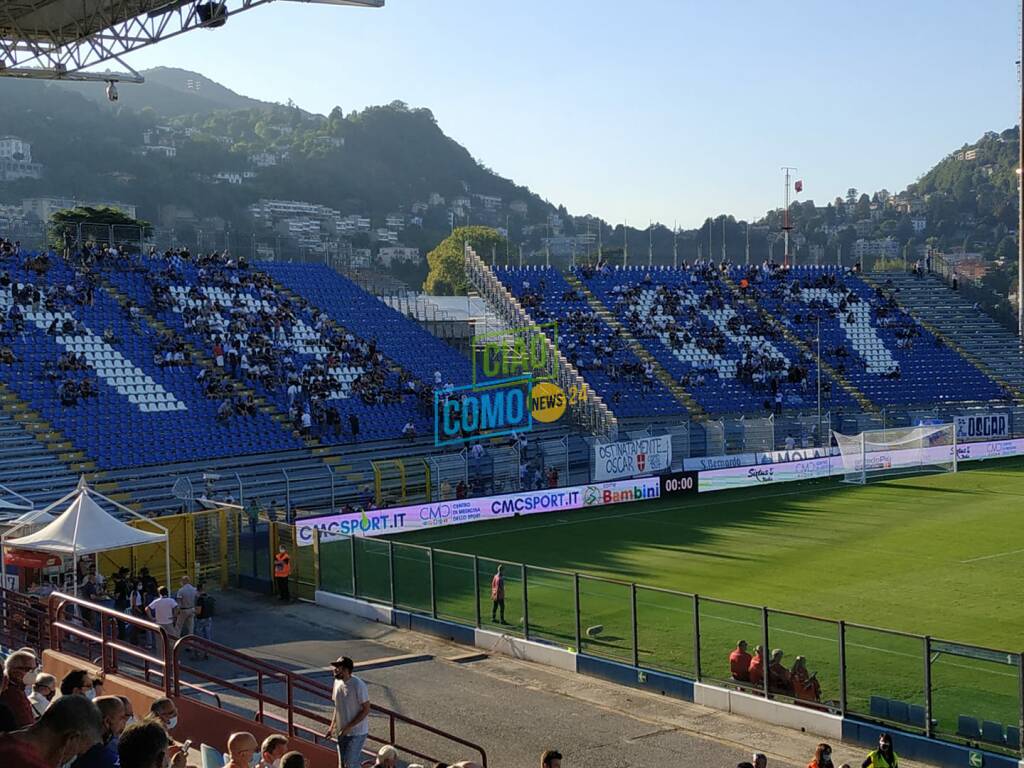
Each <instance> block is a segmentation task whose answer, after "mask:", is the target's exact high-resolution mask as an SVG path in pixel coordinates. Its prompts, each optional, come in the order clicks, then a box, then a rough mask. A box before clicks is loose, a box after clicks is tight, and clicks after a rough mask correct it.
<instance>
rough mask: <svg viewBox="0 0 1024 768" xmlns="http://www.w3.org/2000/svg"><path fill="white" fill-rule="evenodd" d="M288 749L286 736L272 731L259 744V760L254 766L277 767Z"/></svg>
mask: <svg viewBox="0 0 1024 768" xmlns="http://www.w3.org/2000/svg"><path fill="white" fill-rule="evenodd" d="M287 751H288V737H287V736H283V735H282V734H280V733H272V734H270V735H269V736H267V738H265V739H264V740H263V743H262V744H260V761H259V762H258V763H257V764H256V768H279V766H280V765H281V758H282V757H283V756H284V753H285V752H287Z"/></svg>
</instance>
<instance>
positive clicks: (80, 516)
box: [0, 477, 171, 594]
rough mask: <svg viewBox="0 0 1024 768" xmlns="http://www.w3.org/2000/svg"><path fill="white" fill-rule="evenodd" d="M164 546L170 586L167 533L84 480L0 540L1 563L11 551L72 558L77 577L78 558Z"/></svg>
mask: <svg viewBox="0 0 1024 768" xmlns="http://www.w3.org/2000/svg"><path fill="white" fill-rule="evenodd" d="M97 500H99V501H105V502H107V503H108V504H110V505H112V506H113V507H115V508H116V509H119V510H121V511H123V512H126V513H127V514H128V515H131V516H132V517H135V518H138V519H139V520H144V521H145V522H146V523H147V524H148V525H151V526H153V527H154V528H156V529H157V530H159V531H160V533H150V532H148V531H143V530H140V529H138V528H134V527H132V526H130V525H128V524H127V523H124V522H122V521H121V520H118V519H117V518H116V517H114V516H113V515H111V514H109V513H107V512H106V511H105V510H104V509H103V508H102V507H101V506H100V505H99V504H98V503H97ZM65 504H66V505H67V507H66V508H64V510H63V511H62V512H59V514H58V510H60V509H61V508H62V507H64V505H65ZM48 517H49V518H51V519H52V521H51V522H49V523H48V524H46V525H44V526H43V527H42V528H40V529H39V530H38V531H35V532H34V533H30V534H28V535H25V536H20V537H17V538H15V537H14V536H13V534H14V533H15V531H17V530H19V529H21V528H24V527H26V526H29V525H33V524H35V525H38V524H39V523H40V522H43V521H45V520H46V519H47V518H48ZM161 542H163V545H164V568H165V571H166V581H165V582H164V583H166V584H169V583H170V578H171V554H170V545H169V540H168V535H167V529H166V528H165V527H164V526H162V525H160V524H159V523H156V522H155V521H153V520H151V519H149V518H148V517H144V516H143V515H140V514H139V513H138V512H136V511H135V510H133V509H129V508H128V507H126V506H124V505H123V504H119V503H118V502H116V501H114V500H113V499H111V498H108V497H106V496H104V495H103V494H101V493H98V492H97V491H94V490H93V489H91V488H90V487H89V485H88V483H86V481H85V478H84V477H83V478H82V479H81V480H79V481H78V487H77V488H75V490H74V491H72V492H71V493H69V494H68V495H66V496H64V497H63V498H60V499H58V500H57V501H55V502H53V504H51V505H50V506H48V507H46V508H45V509H40V510H36V511H35V512H30V513H29V514H27V515H23V516H22V517H20V518H18V520H17V524H16V525H14V526H13V527H12V528H10V529H9V530H8V531H7V532H6V533H4V534H3V536H2V537H0V562H3V560H4V554H5V551H6V549H7V548H8V547H15V548H17V549H27V550H29V551H33V552H46V553H49V554H53V555H59V556H61V557H70V558H72V561H73V564H74V569H75V572H76V573H77V571H78V558H80V557H82V556H84V555H93V554H96V553H98V552H107V551H110V550H112V549H123V548H125V547H136V546H140V545H142V544H158V543H161ZM77 591H78V584H77V580H76V583H75V593H76V594H77Z"/></svg>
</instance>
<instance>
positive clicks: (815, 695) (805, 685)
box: [789, 656, 821, 702]
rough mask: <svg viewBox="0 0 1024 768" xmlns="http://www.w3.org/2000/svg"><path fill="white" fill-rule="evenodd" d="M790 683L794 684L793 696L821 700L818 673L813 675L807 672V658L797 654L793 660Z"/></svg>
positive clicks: (805, 699) (806, 699)
mask: <svg viewBox="0 0 1024 768" xmlns="http://www.w3.org/2000/svg"><path fill="white" fill-rule="evenodd" d="M789 680H790V684H791V685H792V686H793V696H794V697H795V698H797V699H800V700H801V701H815V702H817V701H821V684H820V683H818V673H817V672H815V673H814V674H813V675H812V674H809V673H808V672H807V659H806V658H805V657H803V656H797V657H796V658H795V659H794V660H793V669H792V670H790V673H789Z"/></svg>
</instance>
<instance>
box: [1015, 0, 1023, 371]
mask: <svg viewBox="0 0 1024 768" xmlns="http://www.w3.org/2000/svg"><path fill="white" fill-rule="evenodd" d="M1022 60H1024V3H1022V4H1020V5H1018V6H1017V85H1019V86H1020V89H1021V92H1020V110H1019V111H1018V112H1017V117H1018V118H1019V119H1018V121H1017V152H1018V154H1019V156H1018V158H1017V217H1018V221H1017V335H1018V337H1019V338H1020V354H1021V355H1024V77H1022V76H1021V66H1022ZM1021 363H1022V364H1024V360H1022V361H1021Z"/></svg>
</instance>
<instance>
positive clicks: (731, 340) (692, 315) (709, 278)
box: [574, 265, 855, 414]
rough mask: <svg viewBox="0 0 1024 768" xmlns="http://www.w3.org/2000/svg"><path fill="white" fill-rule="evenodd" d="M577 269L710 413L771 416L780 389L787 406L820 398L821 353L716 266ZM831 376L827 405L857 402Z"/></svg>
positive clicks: (803, 404)
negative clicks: (773, 319)
mask: <svg viewBox="0 0 1024 768" xmlns="http://www.w3.org/2000/svg"><path fill="white" fill-rule="evenodd" d="M574 272H575V274H576V275H578V276H579V277H580V279H581V280H583V282H584V283H585V284H586V285H587V286H588V287H589V288H590V289H591V291H593V293H594V295H595V296H597V297H598V298H599V299H600V300H601V301H602V302H603V303H604V304H605V305H606V306H608V307H610V308H612V309H613V310H614V311H615V312H616V314H617V316H618V318H619V319H620V320H621V321H622V322H623V323H625V324H627V326H628V327H629V329H630V330H631V331H632V333H633V335H634V336H635V337H636V338H638V339H641V340H642V341H643V343H644V344H645V345H646V346H647V348H648V349H649V350H650V351H651V353H652V354H653V355H654V356H655V357H656V359H657V360H658V362H660V363H661V364H662V365H663V366H664V367H665V369H666V370H667V371H668V372H669V373H670V374H671V375H672V377H673V378H674V379H676V380H677V381H679V382H680V383H681V384H682V386H683V387H684V388H685V389H686V390H687V391H688V392H689V393H690V394H691V395H693V397H694V398H695V399H696V400H697V401H698V403H700V405H701V406H702V407H703V408H704V409H705V410H706V411H708V412H709V413H712V414H728V413H750V414H757V413H765V412H769V413H770V412H772V411H773V410H775V407H774V405H775V404H774V394H775V392H781V393H782V394H783V404H782V405H783V407H785V408H801V407H803V408H808V407H811V404H812V403H814V401H815V396H816V392H815V385H816V375H817V371H816V367H815V361H814V358H813V357H809V356H808V355H806V353H805V352H802V351H801V350H799V349H797V348H796V347H794V346H793V345H792V344H791V343H790V342H789V341H788V340H787V339H786V338H785V337H784V336H783V334H782V333H781V332H780V331H779V330H778V329H777V328H775V327H773V326H771V325H769V324H768V323H765V322H764V321H763V320H762V319H761V318H760V317H759V316H758V315H757V313H756V312H755V311H754V310H752V309H751V308H750V307H748V306H747V305H746V304H745V303H743V302H742V301H740V300H739V299H738V298H737V297H736V296H734V295H733V293H732V291H731V290H730V289H729V287H728V286H727V285H726V284H725V283H724V281H723V280H722V279H721V276H720V275H719V273H718V271H717V269H715V268H714V267H713V266H710V265H709V266H703V267H702V266H694V267H693V268H690V269H687V268H683V269H664V268H659V269H655V270H651V269H647V268H642V267H630V268H627V269H603V270H598V271H595V270H590V269H586V268H577V269H576V270H574ZM824 381H825V385H824V393H823V394H824V402H825V403H826V405H827V406H833V407H834V406H848V407H852V406H855V402H854V401H853V399H852V398H851V397H849V395H848V394H847V393H846V392H845V391H844V390H843V389H842V388H841V387H840V386H838V385H837V384H835V385H834V382H833V381H832V379H831V378H830V377H829V376H828V375H827V374H826V375H825V377H824Z"/></svg>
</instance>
